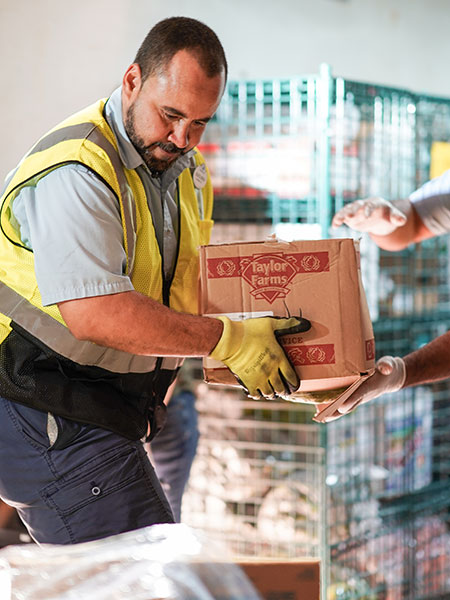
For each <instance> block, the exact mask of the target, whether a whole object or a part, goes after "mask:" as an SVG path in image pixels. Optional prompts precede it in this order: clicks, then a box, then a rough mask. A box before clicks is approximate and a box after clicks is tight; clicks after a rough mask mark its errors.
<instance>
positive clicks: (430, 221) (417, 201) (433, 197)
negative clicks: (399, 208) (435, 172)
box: [409, 170, 450, 235]
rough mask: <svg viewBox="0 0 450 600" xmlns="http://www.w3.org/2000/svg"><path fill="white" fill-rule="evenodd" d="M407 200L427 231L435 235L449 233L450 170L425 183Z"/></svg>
mask: <svg viewBox="0 0 450 600" xmlns="http://www.w3.org/2000/svg"><path fill="white" fill-rule="evenodd" d="M409 199H410V201H411V202H412V204H413V205H414V208H415V209H416V211H417V212H418V214H419V217H420V218H421V219H422V221H423V223H424V225H425V226H426V227H427V229H429V230H430V231H431V232H432V233H434V234H435V235H442V234H443V233H449V232H450V170H448V171H446V172H445V173H443V174H442V175H441V176H440V177H435V178H434V179H432V180H431V181H428V182H427V183H425V184H424V185H423V186H422V187H420V188H419V189H418V190H416V191H415V192H413V193H412V194H411V195H410V197H409Z"/></svg>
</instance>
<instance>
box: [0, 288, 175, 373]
mask: <svg viewBox="0 0 450 600" xmlns="http://www.w3.org/2000/svg"><path fill="white" fill-rule="evenodd" d="M0 304H1V307H2V312H3V314H5V315H7V316H8V317H9V318H10V319H12V320H13V321H14V322H15V323H17V324H18V325H20V326H21V327H23V328H24V329H25V330H26V331H29V332H30V333H31V335H33V336H35V337H36V338H38V339H39V340H41V341H42V342H43V343H44V344H45V345H46V346H48V347H49V348H50V349H51V350H53V351H54V352H57V353H58V354H61V355H62V356H64V357H66V358H68V359H69V360H73V361H74V362H76V363H78V364H80V365H90V366H96V367H101V368H103V369H106V370H108V371H113V372H114V373H148V372H150V371H153V370H154V369H155V367H156V363H157V360H158V358H157V357H155V356H138V355H135V354H129V353H128V352H122V351H120V350H114V349H113V348H106V347H104V346H99V345H97V344H94V343H93V342H87V341H80V340H77V339H76V338H75V337H74V336H73V335H72V334H71V333H70V331H69V329H68V328H67V327H65V326H64V325H62V324H61V323H59V322H58V321H56V320H55V319H53V318H52V317H50V316H49V315H47V314H46V313H45V312H43V311H42V310H40V309H39V308H36V307H35V306H33V305H32V304H30V303H29V302H28V300H26V299H25V298H23V297H22V296H21V295H20V294H17V293H16V292H15V291H14V290H12V289H11V288H10V287H8V286H7V285H6V284H4V283H3V282H1V281H0ZM182 362H183V359H181V358H177V357H165V358H163V360H162V364H161V368H162V369H168V370H174V369H176V368H177V367H179V366H180V365H181V363H182Z"/></svg>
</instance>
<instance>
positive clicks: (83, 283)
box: [13, 165, 133, 305]
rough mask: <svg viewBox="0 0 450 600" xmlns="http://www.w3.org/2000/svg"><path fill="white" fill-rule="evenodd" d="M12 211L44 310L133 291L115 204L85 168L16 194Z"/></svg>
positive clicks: (55, 174) (59, 172)
mask: <svg viewBox="0 0 450 600" xmlns="http://www.w3.org/2000/svg"><path fill="white" fill-rule="evenodd" d="M130 193H131V192H130ZM13 211H14V216H15V217H16V219H17V221H18V223H19V226H20V232H21V238H22V241H23V242H24V243H25V244H26V245H27V246H29V247H31V248H32V250H33V253H34V261H35V272H36V278H37V283H38V287H39V291H40V293H41V296H42V302H43V304H44V305H49V304H55V303H57V302H62V301H64V300H73V299H77V298H86V297H89V296H101V295H105V294H114V293H118V292H124V291H130V290H132V289H133V285H132V283H131V280H130V278H129V277H128V276H127V275H125V265H126V253H125V249H124V245H123V228H122V224H121V219H120V211H119V206H118V202H117V199H116V197H115V196H114V194H113V193H112V192H111V190H109V188H108V187H107V186H106V185H105V184H104V183H103V182H102V181H101V180H100V179H99V178H98V177H96V175H95V174H94V173H92V172H91V171H90V170H89V169H87V168H86V167H84V166H82V165H67V166H63V167H60V168H58V169H56V170H54V171H52V172H51V173H49V174H48V175H46V176H45V177H43V178H42V179H41V180H40V181H39V183H38V184H37V186H36V187H31V186H30V187H26V188H24V189H23V190H22V191H21V192H20V194H19V196H18V197H17V198H16V199H15V201H14V205H13Z"/></svg>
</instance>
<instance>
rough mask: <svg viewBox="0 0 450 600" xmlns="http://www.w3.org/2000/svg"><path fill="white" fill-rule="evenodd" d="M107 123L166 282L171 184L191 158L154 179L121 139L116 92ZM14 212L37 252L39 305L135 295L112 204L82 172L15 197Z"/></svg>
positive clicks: (72, 169)
mask: <svg viewBox="0 0 450 600" xmlns="http://www.w3.org/2000/svg"><path fill="white" fill-rule="evenodd" d="M105 115H106V119H107V121H108V123H109V125H110V127H111V128H112V130H113V132H114V135H115V137H116V140H117V144H118V148H119V155H120V159H121V161H122V162H123V164H124V166H125V167H127V168H129V169H136V171H137V172H138V174H139V176H140V177H141V180H142V183H143V185H144V189H145V191H146V195H147V201H148V204H149V208H150V210H151V213H152V218H153V222H154V226H155V233H156V237H157V240H158V244H159V246H160V249H161V250H162V255H163V257H164V259H163V265H164V272H165V276H166V277H168V276H169V275H170V273H171V271H172V269H173V265H174V260H175V256H176V247H177V231H176V230H177V223H178V208H177V185H176V180H177V177H178V176H179V175H180V173H181V172H182V171H183V170H184V169H185V168H186V167H187V166H188V165H189V162H190V159H191V156H192V154H193V152H192V151H191V152H189V153H187V154H186V155H185V156H182V157H180V158H179V159H177V160H176V161H175V162H174V164H173V165H172V166H171V167H170V168H169V169H168V170H167V171H166V172H165V173H164V174H163V176H162V177H161V178H160V179H158V178H154V177H152V176H151V174H150V171H149V170H148V168H147V167H146V165H145V164H144V162H143V160H142V158H141V156H140V155H139V153H138V152H137V151H136V149H135V148H134V146H133V145H132V143H131V142H130V140H129V138H128V136H127V134H126V132H125V128H124V125H123V119H122V106H121V88H118V89H117V90H115V91H114V92H113V94H112V95H111V97H110V98H109V100H108V102H107V104H106V110H105ZM129 193H130V194H131V190H130V191H129ZM13 211H14V216H15V218H16V219H17V224H18V226H19V227H20V236H21V239H22V241H23V243H24V244H26V245H27V246H28V247H29V248H31V249H32V250H33V252H34V258H35V271H36V278H37V282H38V286H39V291H40V293H41V296H42V302H43V304H44V305H49V304H55V303H57V302H62V301H64V300H73V299H77V298H86V297H89V296H99V295H104V294H113V293H118V292H124V291H130V290H133V289H134V288H133V285H132V283H131V280H130V278H129V277H128V276H127V275H125V274H124V273H125V265H126V255H125V250H124V245H123V229H122V223H121V219H120V211H119V206H118V203H117V199H116V198H115V196H114V194H112V192H111V191H110V190H109V189H108V187H107V186H106V185H105V184H104V183H103V182H102V181H101V180H100V179H99V178H98V177H97V176H96V175H95V174H94V173H93V172H92V171H90V170H89V169H87V168H86V167H84V166H82V165H78V164H73V165H66V166H63V167H60V168H58V169H56V170H54V171H52V172H51V173H49V174H48V175H46V176H45V177H43V178H42V179H41V180H40V181H39V183H38V184H37V185H36V187H31V186H30V187H26V188H24V189H23V190H22V191H21V192H20V194H19V195H18V197H17V198H16V199H15V201H14V205H13ZM149 268H151V265H150V266H149Z"/></svg>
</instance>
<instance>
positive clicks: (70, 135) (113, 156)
mask: <svg viewBox="0 0 450 600" xmlns="http://www.w3.org/2000/svg"><path fill="white" fill-rule="evenodd" d="M77 139H80V140H81V139H88V140H90V141H91V142H93V143H94V144H95V145H96V146H99V147H100V148H101V149H102V150H104V151H105V152H106V154H107V155H108V158H109V160H110V161H111V164H112V166H113V169H114V172H115V174H116V177H117V181H118V183H119V188H120V192H121V198H120V197H119V198H118V200H119V202H120V203H121V204H122V198H128V197H129V194H127V193H126V191H127V187H128V183H127V179H126V177H125V174H124V172H123V168H122V162H121V160H120V157H119V154H118V152H117V150H116V149H115V148H114V146H113V145H112V144H111V142H110V141H109V140H107V139H106V138H105V136H104V135H103V134H101V133H100V132H99V131H98V129H97V126H96V125H95V123H89V122H88V123H79V124H78V125H69V126H67V127H62V128H61V129H57V130H56V131H53V132H52V133H49V134H48V135H46V136H45V137H44V138H42V139H41V140H40V141H39V142H38V143H37V144H36V145H35V146H33V148H31V150H30V151H29V152H28V154H27V157H28V156H32V155H33V154H35V153H36V152H42V151H43V150H48V149H49V148H51V147H52V146H55V145H56V144H59V143H60V142H65V141H69V140H77ZM123 215H124V220H125V223H124V227H123V229H124V245H125V253H126V256H127V268H126V273H127V275H130V276H131V273H132V271H133V264H134V252H135V243H134V237H135V230H136V207H135V205H134V203H133V202H129V203H127V206H123Z"/></svg>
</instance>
